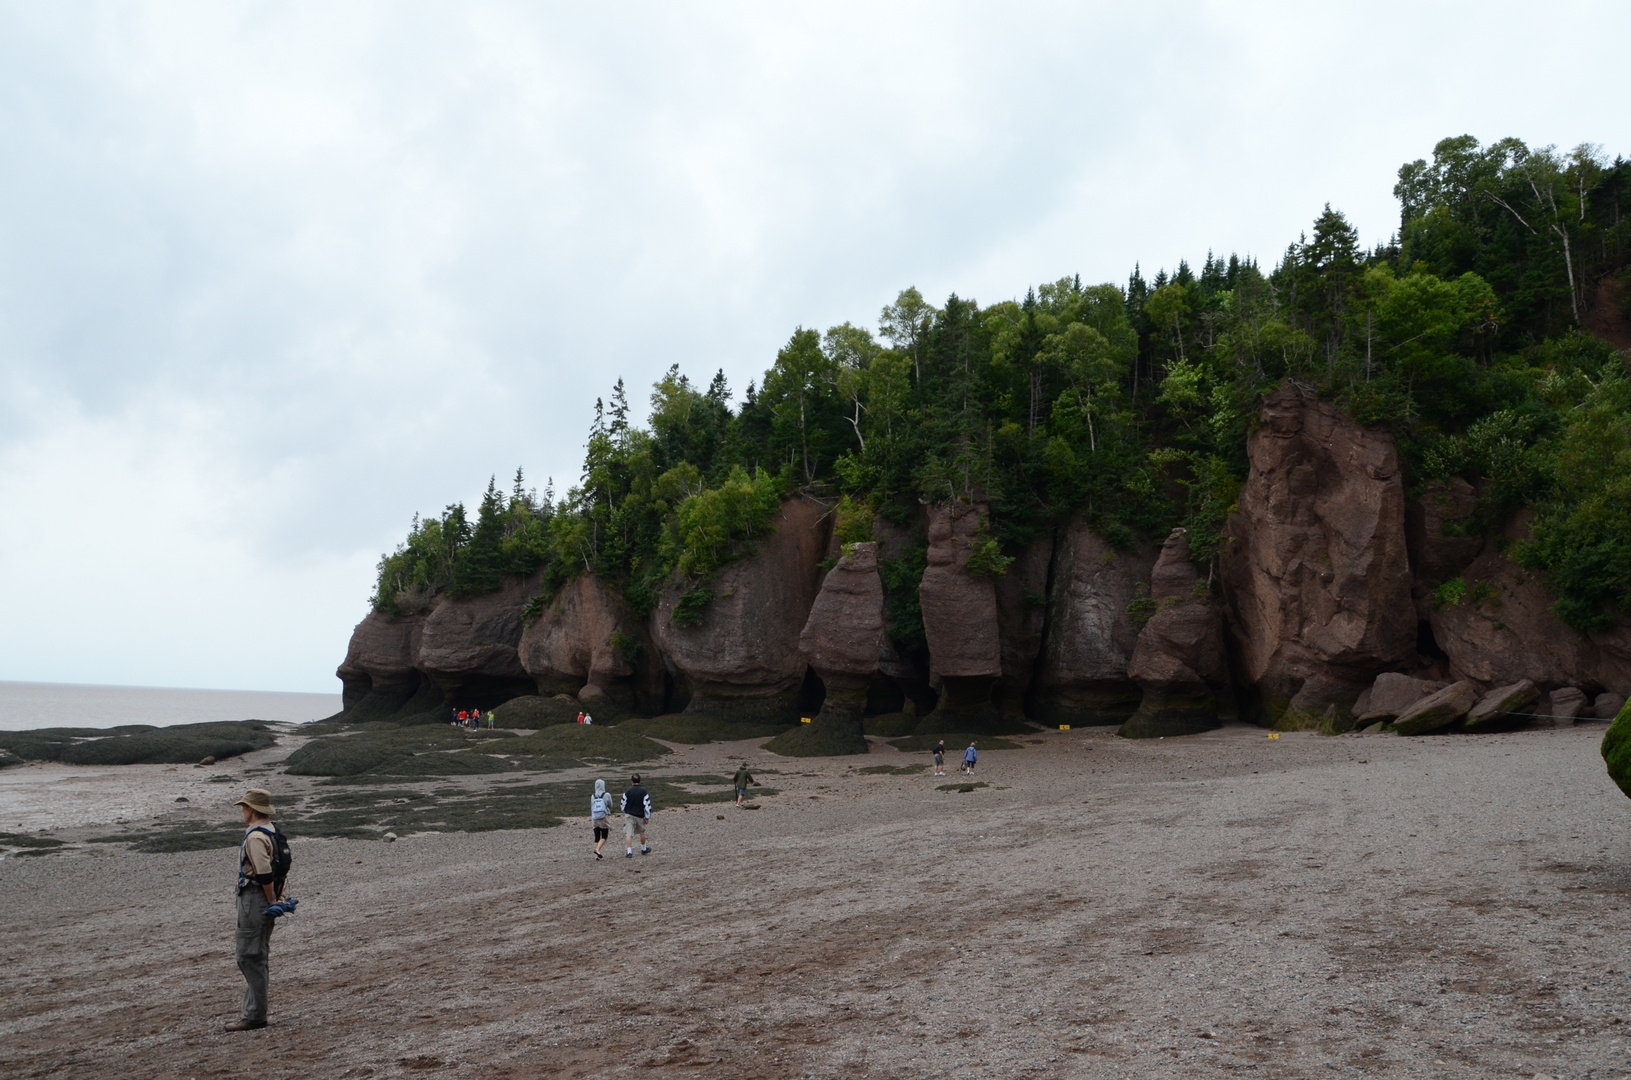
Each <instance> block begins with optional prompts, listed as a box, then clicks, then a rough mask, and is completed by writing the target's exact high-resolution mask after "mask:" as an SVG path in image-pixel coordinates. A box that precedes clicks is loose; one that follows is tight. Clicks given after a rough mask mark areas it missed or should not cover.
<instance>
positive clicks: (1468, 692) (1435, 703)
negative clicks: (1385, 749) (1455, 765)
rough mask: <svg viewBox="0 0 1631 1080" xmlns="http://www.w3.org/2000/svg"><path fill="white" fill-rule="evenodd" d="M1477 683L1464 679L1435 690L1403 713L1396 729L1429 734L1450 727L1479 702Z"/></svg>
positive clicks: (1403, 733) (1399, 731)
mask: <svg viewBox="0 0 1631 1080" xmlns="http://www.w3.org/2000/svg"><path fill="white" fill-rule="evenodd" d="M1478 698H1479V693H1478V684H1477V683H1474V682H1468V681H1467V680H1465V679H1463V680H1462V681H1460V682H1455V683H1451V684H1450V685H1449V686H1446V687H1445V688H1444V689H1442V690H1439V691H1437V692H1436V693H1432V694H1429V695H1427V696H1426V697H1424V698H1422V699H1421V700H1420V701H1418V702H1416V703H1415V704H1414V705H1412V706H1410V707H1409V708H1408V709H1406V710H1405V711H1404V712H1402V713H1400V714H1399V715H1398V717H1397V718H1396V719H1395V720H1394V721H1393V730H1394V731H1397V732H1398V733H1399V734H1400V735H1426V734H1428V733H1429V732H1433V731H1438V730H1439V729H1441V728H1446V727H1449V726H1450V725H1451V724H1453V723H1455V722H1456V721H1458V720H1460V719H1462V718H1463V717H1465V716H1466V715H1467V712H1468V710H1470V709H1471V708H1472V707H1473V706H1474V705H1476V704H1477V703H1478Z"/></svg>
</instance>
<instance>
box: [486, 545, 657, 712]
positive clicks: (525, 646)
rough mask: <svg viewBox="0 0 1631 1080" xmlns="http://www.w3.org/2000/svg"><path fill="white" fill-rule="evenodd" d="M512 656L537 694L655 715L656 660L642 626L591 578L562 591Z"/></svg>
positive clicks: (612, 593)
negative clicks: (518, 660)
mask: <svg viewBox="0 0 1631 1080" xmlns="http://www.w3.org/2000/svg"><path fill="white" fill-rule="evenodd" d="M518 651H519V653H520V657H521V666H522V667H523V668H524V669H525V670H526V672H527V674H528V675H530V676H531V677H532V678H533V680H534V681H535V682H536V683H537V686H538V692H539V693H541V694H562V693H565V694H573V695H580V694H581V695H583V696H584V697H585V699H592V698H598V699H600V700H599V701H597V702H595V704H597V705H599V704H600V703H601V702H606V703H609V704H610V705H611V706H612V707H613V708H614V709H616V710H621V711H639V712H647V713H651V712H661V711H662V708H663V705H664V701H663V668H662V659H661V658H660V657H659V656H657V653H656V648H655V646H654V644H653V643H652V641H651V636H650V634H649V632H648V631H647V628H646V624H645V621H644V620H643V619H640V618H639V617H637V616H636V615H635V614H634V612H633V611H632V610H631V609H630V608H629V605H628V603H627V602H626V601H625V600H624V599H623V597H622V596H621V595H619V594H618V593H617V592H616V591H615V590H613V589H610V588H608V587H607V586H606V585H604V584H602V583H601V581H600V580H599V579H598V578H595V577H593V576H591V575H588V574H585V575H582V576H580V577H577V578H574V579H573V580H571V581H570V582H568V583H567V584H566V585H564V586H562V588H561V591H560V592H559V593H558V594H557V595H556V597H555V599H554V600H553V601H552V602H551V603H550V604H549V606H548V607H546V608H545V609H544V610H543V612H542V613H540V614H539V616H538V617H537V618H536V619H535V620H533V622H532V624H531V625H529V626H527V627H526V629H525V630H523V631H522V634H521V642H520V646H519V649H518ZM601 707H602V708H603V709H604V706H601Z"/></svg>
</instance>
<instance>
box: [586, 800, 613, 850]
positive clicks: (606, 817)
mask: <svg viewBox="0 0 1631 1080" xmlns="http://www.w3.org/2000/svg"><path fill="white" fill-rule="evenodd" d="M611 817H612V797H611V796H610V795H608V794H606V781H604V780H596V781H595V793H594V795H592V796H590V798H589V824H590V825H592V826H594V830H595V858H596V859H602V858H605V856H603V855H601V853H600V849H601V848H602V847H603V846H605V844H606V839H607V837H609V836H611V835H612V822H611Z"/></svg>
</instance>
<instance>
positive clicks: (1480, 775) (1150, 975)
mask: <svg viewBox="0 0 1631 1080" xmlns="http://www.w3.org/2000/svg"><path fill="white" fill-rule="evenodd" d="M1603 730H1604V727H1603V725H1600V724H1586V725H1581V726H1579V727H1576V728H1572V729H1559V730H1545V731H1532V732H1516V733H1511V734H1503V735H1489V736H1481V737H1432V736H1429V737H1423V738H1417V739H1403V738H1399V737H1396V736H1391V735H1371V736H1344V737H1341V738H1324V737H1320V736H1317V735H1313V734H1287V735H1284V736H1282V737H1281V738H1280V739H1278V740H1268V739H1266V738H1265V737H1264V733H1263V732H1261V731H1260V730H1257V729H1254V728H1243V727H1241V728H1230V729H1226V730H1224V731H1220V732H1215V733H1212V734H1209V735H1204V736H1197V737H1193V738H1189V739H1173V740H1164V741H1158V742H1143V743H1130V742H1127V741H1124V740H1118V739H1115V738H1113V737H1111V736H1109V735H1108V734H1106V733H1104V732H1099V731H1076V732H1068V733H1062V732H1054V733H1048V734H1045V735H1041V736H1037V737H1036V738H1037V739H1038V740H1039V741H1040V743H1041V745H1027V746H1026V747H1025V748H1024V749H1021V750H1014V751H1002V752H991V753H987V754H985V755H983V757H982V760H981V763H980V767H979V775H978V777H977V779H978V780H980V781H982V782H984V783H987V784H989V785H991V786H989V787H985V788H980V789H977V790H975V791H972V792H969V793H966V794H963V793H956V792H940V791H936V790H934V789H935V786H936V785H937V784H945V783H949V782H953V781H956V780H958V779H959V777H958V776H957V775H956V772H955V765H950V771H951V772H952V775H951V776H948V777H946V778H944V779H936V778H934V777H932V776H930V775H929V774H928V773H926V772H925V773H918V774H915V775H900V774H894V775H872V774H862V773H859V772H857V771H856V769H857V768H859V767H867V766H877V765H889V764H906V763H921V762H926V761H927V760H928V756H927V755H926V754H925V755H904V754H900V753H899V752H897V751H894V750H892V749H890V748H888V747H880V748H879V749H878V751H877V752H875V753H873V754H871V755H868V756H867V757H864V758H851V759H815V760H787V759H777V758H774V757H773V756H771V755H769V754H766V753H764V752H762V751H759V750H757V749H755V744H754V743H752V742H746V743H733V744H715V745H711V746H703V747H696V748H689V747H687V748H684V749H683V751H682V753H680V754H677V755H675V756H674V757H671V758H668V759H665V760H664V762H663V763H662V766H661V768H660V769H653V770H652V771H653V772H657V773H676V774H678V773H695V772H697V771H698V770H699V769H701V770H715V771H729V769H731V768H733V767H734V764H735V762H734V760H732V759H733V757H736V756H746V757H747V758H748V759H749V760H750V762H752V763H753V764H754V765H755V766H756V767H763V768H766V769H776V770H780V771H779V772H778V773H775V774H769V773H767V774H765V775H764V777H763V778H764V779H765V781H766V782H767V783H771V784H773V785H774V786H775V787H777V788H779V789H781V794H779V795H776V796H774V797H771V798H767V799H763V800H761V806H762V809H760V810H738V809H735V808H734V807H730V806H719V805H708V806H699V807H693V808H690V809H689V810H681V809H665V810H661V811H660V812H659V813H658V815H657V817H656V819H655V821H654V823H653V831H652V842H653V846H654V853H653V854H652V855H651V856H650V857H647V858H641V857H638V856H636V857H635V858H634V859H624V858H622V857H621V848H620V847H619V848H617V857H616V858H613V859H609V860H607V861H606V862H603V863H596V862H595V861H594V860H593V858H592V857H591V856H590V855H589V830H588V826H587V823H586V822H582V821H577V822H571V823H569V824H567V825H566V826H563V827H560V828H555V829H547V830H536V831H527V832H495V833H482V834H421V835H415V836H409V837H405V838H403V839H402V840H400V841H398V842H396V843H394V844H386V843H381V842H378V841H362V840H301V841H296V843H295V853H296V872H295V877H294V879H293V883H292V887H291V892H293V893H295V894H296V895H298V896H300V897H301V899H302V901H303V903H302V906H301V910H300V912H299V914H297V915H296V916H294V917H293V918H292V919H290V920H288V921H287V922H285V923H284V924H282V925H280V926H279V927H278V930H277V932H276V933H275V935H274V937H273V956H272V971H273V985H272V1007H273V1011H272V1027H271V1028H269V1029H268V1030H265V1031H260V1032H251V1033H245V1034H225V1033H222V1032H221V1030H220V1026H221V1024H222V1022H224V1021H225V1020H228V1019H230V1018H232V1017H233V1016H234V1015H235V1014H236V1004H237V999H238V995H239V994H240V992H241V988H242V982H241V979H240V978H239V977H238V974H237V971H236V969H235V967H234V965H233V962H232V932H231V921H232V888H231V885H232V879H233V873H234V870H233V866H232V863H233V861H234V854H233V852H232V851H230V850H227V851H211V852H189V853H180V854H168V855H138V854H131V853H128V852H118V853H100V854H89V855H77V856H76V855H73V854H59V855H46V856H39V857H31V858H19V857H15V856H13V857H10V858H7V859H6V860H4V861H3V862H0V912H3V913H4V915H3V918H4V920H5V923H4V925H5V927H6V931H5V933H4V935H3V937H0V1075H4V1076H7V1077H34V1076H63V1077H69V1076H72V1077H76V1078H80V1077H87V1076H113V1075H117V1076H120V1077H122V1078H128V1080H140V1078H145V1077H155V1078H156V1077H166V1078H168V1077H188V1076H200V1077H202V1076H227V1075H254V1076H263V1077H311V1076H332V1077H358V1076H374V1077H397V1076H402V1077H408V1076H449V1077H472V1078H474V1077H484V1078H485V1077H535V1076H543V1075H549V1076H567V1077H591V1076H593V1077H599V1076H609V1077H610V1076H663V1077H668V1076H689V1077H722V1078H725V1077H728V1078H753V1077H767V1078H768V1077H804V1076H807V1075H808V1076H815V1077H834V1076H883V1077H920V1076H959V1077H961V1076H974V1077H997V1076H1024V1077H1215V1076H1225V1075H1254V1076H1264V1077H1313V1076H1326V1075H1366V1076H1385V1077H1395V1076H1396V1077H1429V1076H1444V1077H1469V1078H1471V1077H1479V1078H1482V1077H1490V1076H1531V1075H1534V1074H1535V1073H1537V1072H1538V1073H1541V1074H1545V1075H1550V1076H1555V1077H1584V1076H1587V1075H1594V1076H1620V1075H1623V1074H1624V1073H1625V1072H1626V1071H1628V1067H1631V1054H1628V1051H1627V1043H1626V1040H1625V1038H1624V1037H1623V1036H1622V1032H1624V1030H1625V1027H1624V1025H1622V1024H1620V1023H1619V1022H1618V1020H1619V1018H1620V1017H1621V1016H1623V1015H1624V1013H1625V1011H1626V1008H1625V1006H1626V998H1627V993H1628V991H1631V972H1628V968H1631V961H1627V959H1626V958H1625V953H1626V946H1627V943H1628V929H1631V913H1628V911H1627V904H1626V902H1627V899H1628V894H1631V833H1628V830H1627V828H1626V826H1627V824H1628V823H1631V800H1627V799H1626V798H1625V797H1624V796H1623V795H1621V794H1620V793H1619V791H1618V790H1617V789H1616V788H1615V787H1614V786H1613V784H1612V783H1611V782H1610V781H1609V779H1608V777H1607V775H1606V774H1605V773H1604V770H1603V766H1602V762H1601V759H1600V758H1599V757H1598V754H1597V744H1598V742H1599V740H1600V739H1601V736H1602V732H1603ZM676 759H677V760H676ZM164 768H165V767H162V766H154V767H150V769H151V770H152V782H154V783H156V784H158V785H160V789H162V791H163V792H168V790H169V789H168V788H165V787H163V786H162V785H164V784H166V783H171V782H175V783H180V782H181V781H180V780H179V779H177V778H178V777H180V776H181V774H183V773H186V772H188V771H189V770H187V769H185V768H184V769H182V770H181V771H180V772H179V773H176V774H167V773H164V772H163V771H162V770H163V769H164ZM78 771H79V772H86V771H90V772H97V771H100V770H78ZM107 771H108V772H113V773H117V774H119V775H124V776H127V777H130V778H131V779H130V780H128V781H127V782H126V783H127V786H129V787H132V788H140V787H142V785H144V784H147V783H148V782H149V780H147V779H141V780H138V779H136V774H134V773H130V772H128V771H127V770H124V769H120V770H107ZM204 771H207V770H204ZM234 771H240V770H237V769H236V768H235V769H234ZM0 775H3V774H0ZM141 775H142V776H144V777H145V776H146V775H147V774H146V773H143V774H141ZM603 775H606V776H607V778H608V779H621V774H620V773H615V774H614V773H612V772H610V771H609V770H608V771H603ZM167 778H168V779H167ZM188 779H189V780H190V778H188ZM265 779H267V780H269V781H270V786H272V787H273V788H274V790H276V789H277V788H278V785H279V783H281V782H283V778H282V777H280V776H277V775H276V774H268V775H267V776H266V777H265ZM64 790H67V789H64ZM586 792H587V785H586ZM232 794H233V795H234V796H235V794H236V793H235V792H233V793H232ZM226 795H227V792H222V796H223V797H222V798H221V799H220V800H219V803H220V804H225V803H227V802H229V801H230V799H228V798H226V797H225V796H226ZM172 797H173V796H172ZM209 798H210V799H213V795H211V796H209ZM141 805H142V806H144V807H145V806H146V805H147V804H145V803H143V804H141ZM210 807H216V803H215V802H213V801H211V802H209V805H208V806H207V807H203V808H200V809H199V811H198V812H199V813H215V812H222V811H225V810H226V809H227V808H226V807H225V806H224V805H221V806H219V807H216V808H215V809H210ZM721 815H722V816H723V818H724V820H720V816H721ZM226 816H228V817H229V816H230V815H226ZM3 827H6V828H11V827H12V822H11V821H10V820H9V819H7V820H6V821H5V822H4V823H3ZM614 839H615V838H614Z"/></svg>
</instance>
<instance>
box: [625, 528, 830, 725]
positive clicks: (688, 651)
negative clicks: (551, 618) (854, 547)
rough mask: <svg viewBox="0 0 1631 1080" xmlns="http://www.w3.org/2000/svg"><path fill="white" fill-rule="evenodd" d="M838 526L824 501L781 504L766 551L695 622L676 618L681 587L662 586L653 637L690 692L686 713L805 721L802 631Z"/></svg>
mask: <svg viewBox="0 0 1631 1080" xmlns="http://www.w3.org/2000/svg"><path fill="white" fill-rule="evenodd" d="M829 527H830V517H829V515H828V513H827V508H826V507H824V506H823V505H821V504H820V503H818V502H815V501H814V500H811V499H803V498H795V499H789V500H787V501H786V502H784V503H782V505H781V509H780V510H779V511H778V513H777V516H776V527H775V531H774V532H773V533H771V534H770V535H769V536H767V537H766V538H765V539H764V540H763V542H762V543H761V544H760V545H759V547H758V550H756V551H755V552H753V553H752V554H750V555H748V556H747V557H746V558H743V559H742V560H740V561H738V562H734V563H731V564H729V565H728V566H726V567H725V568H724V569H722V570H721V571H720V572H719V575H718V577H717V578H715V580H714V581H713V583H712V586H711V588H712V590H713V599H712V600H710V601H709V602H708V604H707V606H706V607H705V608H704V609H703V612H702V620H701V622H700V623H698V624H696V625H693V626H682V625H680V624H679V623H676V622H674V619H673V615H674V608H675V605H676V604H677V603H678V601H679V597H680V594H681V589H680V588H679V586H678V585H673V586H670V587H669V589H668V590H667V591H666V592H665V593H664V594H663V597H662V600H661V601H660V602H659V604H658V606H657V610H656V611H654V612H652V615H651V636H652V639H653V641H654V642H655V643H656V645H657V647H658V648H659V649H660V650H661V651H662V654H663V657H664V660H665V662H666V663H667V664H668V667H669V671H670V673H671V674H672V675H673V677H674V679H675V680H676V682H677V683H678V684H679V685H680V688H681V689H682V690H683V691H684V692H687V693H689V695H690V697H689V701H688V702H687V704H686V706H685V711H686V712H688V713H693V714H700V715H704V716H710V717H714V718H716V719H720V720H727V721H736V720H740V721H744V722H748V723H785V722H788V721H792V720H797V719H798V699H799V690H800V688H801V686H802V685H803V682H804V672H805V669H806V667H807V666H808V664H807V662H806V661H805V659H804V655H803V654H802V653H800V652H799V644H798V643H799V634H800V633H801V632H802V630H803V629H804V622H805V620H806V619H807V618H808V617H809V614H810V606H811V605H812V604H814V603H815V598H816V593H817V592H818V591H820V588H821V557H822V553H823V552H824V551H825V550H826V547H827V530H828V528H829Z"/></svg>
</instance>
